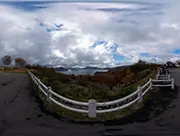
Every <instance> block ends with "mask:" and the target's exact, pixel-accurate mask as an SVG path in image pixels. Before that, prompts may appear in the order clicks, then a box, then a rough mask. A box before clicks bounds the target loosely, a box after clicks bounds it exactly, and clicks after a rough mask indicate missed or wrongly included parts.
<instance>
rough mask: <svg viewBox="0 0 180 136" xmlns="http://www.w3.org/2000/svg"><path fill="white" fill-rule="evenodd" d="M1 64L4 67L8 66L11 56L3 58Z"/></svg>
mask: <svg viewBox="0 0 180 136" xmlns="http://www.w3.org/2000/svg"><path fill="white" fill-rule="evenodd" d="M2 62H3V63H4V64H5V65H10V64H11V62H12V58H11V56H8V55H6V56H4V57H3V58H2Z"/></svg>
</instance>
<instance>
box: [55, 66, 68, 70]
mask: <svg viewBox="0 0 180 136" xmlns="http://www.w3.org/2000/svg"><path fill="white" fill-rule="evenodd" d="M55 69H56V71H67V70H68V69H66V68H64V67H58V68H55Z"/></svg>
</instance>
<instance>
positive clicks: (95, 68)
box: [55, 66, 106, 71]
mask: <svg viewBox="0 0 180 136" xmlns="http://www.w3.org/2000/svg"><path fill="white" fill-rule="evenodd" d="M55 69H56V71H68V70H104V69H106V68H98V67H91V66H87V67H84V68H66V67H58V68H55Z"/></svg>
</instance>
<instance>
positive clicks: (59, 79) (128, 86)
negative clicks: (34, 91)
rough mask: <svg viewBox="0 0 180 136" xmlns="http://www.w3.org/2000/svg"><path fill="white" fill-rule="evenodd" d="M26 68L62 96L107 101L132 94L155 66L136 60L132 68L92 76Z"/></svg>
mask: <svg viewBox="0 0 180 136" xmlns="http://www.w3.org/2000/svg"><path fill="white" fill-rule="evenodd" d="M27 67H28V68H29V69H35V70H34V74H35V75H36V76H37V77H38V78H40V79H41V81H42V82H43V83H44V84H45V85H47V86H51V87H52V90H53V91H55V92H57V93H58V94H60V95H62V96H65V97H67V98H70V99H74V100H79V101H88V100H89V99H96V100H98V101H109V100H114V99H119V98H121V97H124V96H127V95H128V94H130V93H132V92H134V91H135V90H136V89H137V86H138V85H143V84H144V83H145V82H147V81H148V80H149V78H150V77H153V76H154V75H155V73H156V68H157V65H155V64H148V63H145V62H143V61H140V62H138V63H136V64H134V65H132V66H128V67H125V68H119V69H117V68H116V69H110V70H109V71H108V72H104V73H100V74H95V75H93V76H89V75H78V76H75V75H65V74H61V73H56V72H55V71H54V70H53V69H51V68H45V67H41V66H36V68H35V67H34V68H33V66H27Z"/></svg>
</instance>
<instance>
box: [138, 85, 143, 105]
mask: <svg viewBox="0 0 180 136" xmlns="http://www.w3.org/2000/svg"><path fill="white" fill-rule="evenodd" d="M137 89H138V97H139V101H138V103H142V101H143V96H142V89H141V86H138V88H137Z"/></svg>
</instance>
